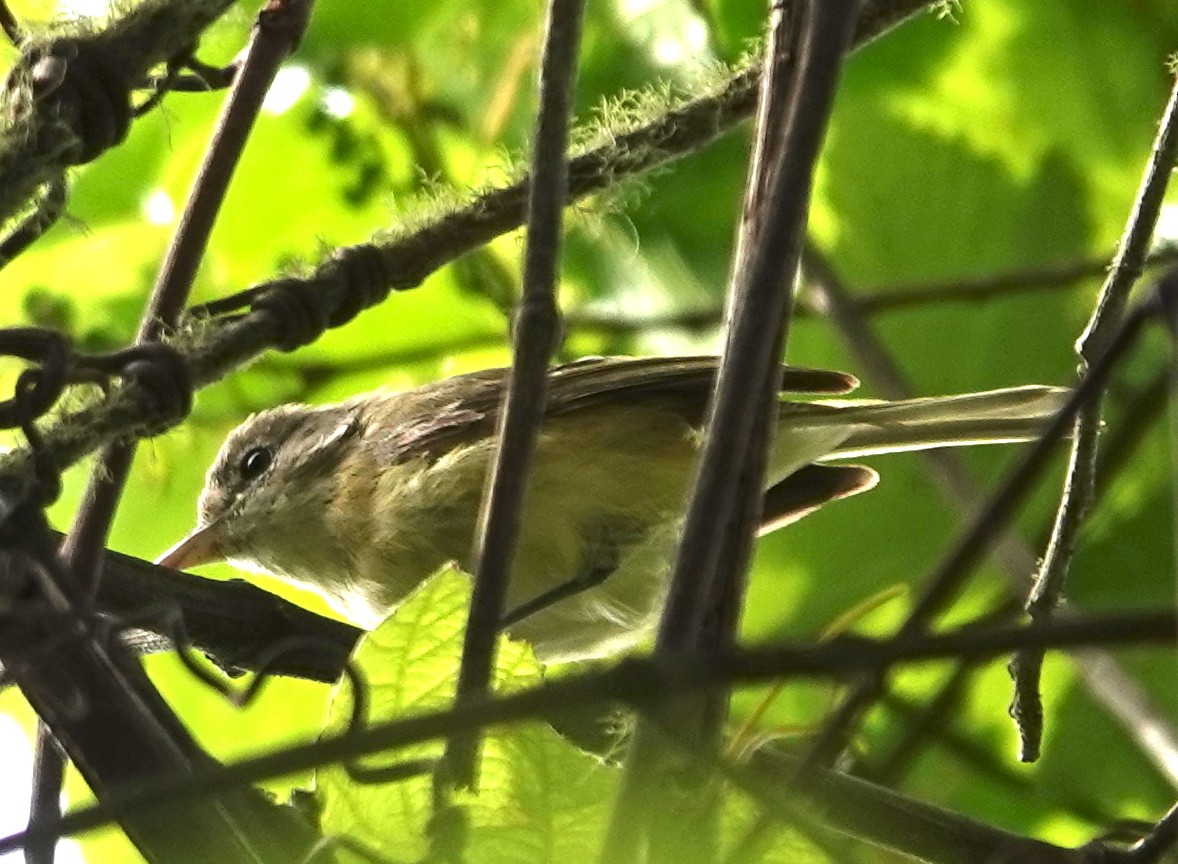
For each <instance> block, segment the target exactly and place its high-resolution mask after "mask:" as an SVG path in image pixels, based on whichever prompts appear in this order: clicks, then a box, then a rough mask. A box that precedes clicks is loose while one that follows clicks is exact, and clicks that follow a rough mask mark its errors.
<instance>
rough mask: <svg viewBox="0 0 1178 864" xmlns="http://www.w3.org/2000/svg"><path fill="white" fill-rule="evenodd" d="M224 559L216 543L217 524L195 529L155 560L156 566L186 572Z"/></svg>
mask: <svg viewBox="0 0 1178 864" xmlns="http://www.w3.org/2000/svg"><path fill="white" fill-rule="evenodd" d="M224 557H225V555H224V554H223V553H222V552H221V547H220V544H219V543H218V541H217V524H216V523H215V522H214V523H213V524H211V525H205V526H204V527H203V528H197V529H196V530H195V531H193V532H192V533H190V534H189V535H188V536H187V537H185V538H184V539H183V540H181V541H180V542H179V543H177V544H176V545H175V546H173V547H172V548H171V549H169V550H168V551H167V552H165V553H164V554H163V555H161V556H160V557H159V558H157V559H156V561H155V563H156V564H162V565H163V566H164V567H171V568H172V569H173V570H187V569H188V568H190V567H197V566H199V565H201V564H211V563H212V562H214V561H220V560H222V559H223V558H224Z"/></svg>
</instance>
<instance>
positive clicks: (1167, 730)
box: [804, 246, 1178, 780]
mask: <svg viewBox="0 0 1178 864" xmlns="http://www.w3.org/2000/svg"><path fill="white" fill-rule="evenodd" d="M804 269H805V270H806V273H807V276H808V278H809V279H810V280H811V285H810V289H809V291H808V292H807V295H806V296H807V297H809V298H810V300H811V302H812V303H813V304H814V305H815V307H816V308H817V309H818V310H819V311H821V312H822V313H823V314H826V315H828V316H829V317H830V319H831V321H832V322H833V323H834V324H835V326H836V327H837V328H838V331H839V333H840V335H841V336H842V338H843V339H844V340H845V341H846V343H847V347H848V348H849V350H850V351H851V353H852V354H853V355H854V357H855V358H856V361H857V362H856V370H857V371H859V370H861V371H862V372H863V373H865V375H866V376H867V378H868V379H869V380H871V381H872V383H873V384H874V385H875V387H876V389H878V390H879V391H880V392H881V393H882V394H883V395H884V396H885V397H887V398H889V399H904V398H907V397H910V396H912V395H913V392H912V387H911V386H910V385H909V384H908V382H907V381H906V380H905V378H904V375H903V373H902V371H901V370H900V368H899V366H898V364H897V363H896V361H895V360H894V358H893V357H892V356H891V354H890V352H889V351H888V350H887V347H886V346H885V345H884V344H883V342H882V341H881V340H880V339H879V337H878V336H877V335H876V333H875V332H874V331H873V330H872V329H871V327H870V326H869V322H868V321H867V320H866V319H865V317H864V316H863V314H862V308H861V306H859V305H858V304H856V302H855V300H854V297H853V295H852V294H851V293H850V291H849V290H848V289H847V288H846V286H844V285H843V284H842V281H841V280H840V279H839V278H838V275H837V274H836V273H835V271H834V268H833V266H831V264H830V262H829V261H828V260H827V259H826V257H825V256H824V255H823V254H822V253H821V252H820V251H819V250H818V249H817V248H815V247H813V246H809V247H807V249H806V252H805V257H804ZM1159 386H1162V388H1163V389H1162V390H1161V391H1160V392H1159V390H1158V387H1159ZM1161 395H1164V382H1159V383H1158V384H1155V385H1154V386H1152V387H1150V388H1147V390H1146V391H1145V393H1144V394H1143V398H1141V399H1137V400H1135V406H1136V408H1135V409H1134V410H1135V413H1140V412H1144V411H1147V410H1154V411H1156V410H1158V409H1159V408H1160V401H1158V400H1159V398H1160V396H1161ZM1151 404H1152V408H1151V407H1150V406H1151ZM1141 427H1142V424H1141V423H1139V422H1135V421H1134V420H1133V418H1126V422H1125V423H1124V424H1122V425H1121V426H1119V427H1118V428H1117V429H1116V430H1114V434H1115V435H1116V436H1118V443H1117V446H1116V447H1115V448H1110V450H1109V452H1110V454H1112V455H1115V454H1118V453H1124V452H1126V451H1127V447H1126V446H1124V445H1125V444H1127V443H1130V442H1121V441H1120V437H1121V436H1122V435H1135V434H1140V429H1141ZM922 456H923V458H924V460H925V462H926V463H927V464H928V465H929V467H930V469H931V471H932V475H933V478H934V479H935V480H936V481H937V482H938V484H939V485H940V487H941V489H942V490H943V492H944V494H945V496H946V497H947V498H948V499H949V500H950V501H951V502H953V503H954V504H955V505H957V508H958V512H959V513H960V515H961V517H962V518H963V519H968V518H971V517H972V515H973V514H974V513H976V512H977V509H978V503H979V501H980V499H981V496H980V493H979V492H978V490H977V489H976V487H975V485H974V483H973V482H972V481H971V480H970V478H969V475H968V473H967V472H966V471H965V467H964V465H963V464H962V462H961V459H960V457H959V456H957V455H956V454H955V453H953V452H951V451H935V450H934V451H929V452H927V453H924V454H922ZM1116 470H1117V465H1116V463H1109V465H1108V468H1107V470H1106V471H1105V472H1102V476H1103V477H1105V478H1106V479H1107V478H1109V477H1111V476H1113V475H1114V473H1115V471H1116ZM995 556H996V558H997V559H998V562H999V563H1000V565H1001V567H1002V569H1003V570H1004V571H1005V572H1006V575H1007V577H1008V579H1009V580H1010V585H1011V589H1012V591H1014V592H1015V593H1016V594H1018V595H1020V596H1025V594H1026V592H1027V591H1028V590H1029V585H1030V582H1029V577H1030V574H1031V572H1032V570H1033V568H1034V566H1035V556H1034V554H1033V553H1032V552H1031V551H1030V549H1029V548H1027V546H1026V545H1025V544H1024V543H1022V542H1020V541H1019V540H1018V539H1017V538H1016V537H1014V536H1013V535H1010V534H1008V535H1006V536H1005V537H1001V538H999V539H998V541H997V542H996V544H995ZM1071 656H1072V658H1073V659H1074V661H1075V662H1076V664H1077V669H1078V672H1079V675H1080V677H1081V679H1082V680H1083V681H1084V683H1085V686H1087V687H1088V689H1089V691H1090V692H1091V693H1092V694H1093V696H1094V698H1096V699H1097V701H1099V702H1100V703H1101V704H1102V705H1104V707H1105V709H1106V710H1107V711H1108V712H1109V713H1110V714H1112V715H1113V716H1114V717H1116V718H1117V719H1118V720H1119V721H1120V722H1121V723H1122V725H1124V726H1125V728H1126V729H1127V730H1128V732H1129V734H1130V735H1132V736H1133V738H1134V740H1136V741H1137V742H1138V744H1139V745H1140V746H1141V747H1142V748H1143V750H1144V752H1146V753H1148V754H1149V756H1150V758H1151V759H1152V760H1153V762H1154V764H1155V765H1157V766H1158V768H1159V769H1160V770H1161V771H1163V772H1164V773H1165V774H1166V775H1167V776H1169V777H1171V778H1175V779H1176V780H1178V736H1176V735H1175V733H1174V731H1173V728H1172V725H1171V723H1170V721H1169V719H1168V718H1166V717H1165V716H1164V714H1163V713H1162V712H1161V711H1160V710H1158V708H1157V706H1155V705H1153V704H1152V702H1151V700H1150V699H1149V697H1148V695H1147V694H1145V693H1144V691H1142V689H1141V687H1140V686H1139V685H1138V684H1137V683H1136V682H1135V681H1134V680H1133V679H1132V677H1131V676H1130V675H1129V674H1128V673H1127V672H1126V671H1125V670H1124V669H1123V668H1121V666H1120V664H1119V663H1118V662H1117V661H1116V660H1115V659H1114V658H1112V657H1109V656H1108V655H1107V654H1105V653H1104V652H1100V651H1084V650H1080V651H1075V652H1072V653H1071Z"/></svg>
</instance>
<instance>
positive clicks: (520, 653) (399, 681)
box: [315, 569, 616, 864]
mask: <svg viewBox="0 0 1178 864" xmlns="http://www.w3.org/2000/svg"><path fill="white" fill-rule="evenodd" d="M469 603H470V579H469V577H468V576H466V575H465V574H463V573H460V572H458V571H457V570H452V569H451V570H444V571H442V572H441V573H438V574H437V575H435V576H434V577H432V578H431V579H429V580H428V581H426V582H425V583H423V584H422V585H421V586H420V587H419V588H418V589H417V590H416V591H415V592H413V594H412V595H410V597H409V598H408V599H407V600H406V601H405V602H404V603H403V604H402V605H401V606H399V607H398V608H397V610H396V611H395V612H394V613H393V614H392V615H391V616H390V617H389V618H388V619H387V620H386V621H385V622H384V623H383V624H382V625H381V626H380V627H378V628H377V629H376V630H374V631H373V632H372V633H370V634H369V635H368V636H367V637H365V638H364V639H363V640H362V642H361V644H360V645H359V647H358V648H357V650H356V654H355V656H354V662H355V663H356V664H357V665H358V667H359V668H360V670H361V671H362V673H363V674H364V677H365V679H366V681H367V683H368V689H369V700H370V706H371V707H370V717H369V722H370V723H374V722H381V721H387V720H392V719H396V718H399V717H403V716H406V715H407V714H413V713H420V712H422V711H425V710H429V709H431V708H440V707H443V706H445V705H448V704H449V703H450V702H451V700H452V699H453V695H454V687H455V683H456V681H457V675H458V667H459V661H460V658H461V653H462V633H463V628H464V627H465V624H466V614H467V607H468V606H469ZM541 680H542V667H541V666H540V664H539V663H538V662H537V661H536V660H535V658H534V657H532V655H531V651H530V649H528V648H527V647H526V646H524V645H522V644H520V643H515V642H511V641H510V640H508V639H506V638H504V639H502V640H500V645H499V652H498V657H497V662H496V669H495V686H496V689H497V690H499V691H504V690H514V689H518V688H520V687H524V686H529V685H535V684H538V683H540V681H541ZM351 704H352V699H351V695H350V693H349V692H348V690H347V688H346V687H341V688H340V690H339V691H338V692H337V693H336V695H335V698H334V699H333V701H332V705H331V710H330V718H329V721H328V726H327V730H328V732H329V733H330V734H336V733H340V732H342V731H343V730H344V729H346V725H347V721H348V718H349V717H350V712H351ZM441 750H442V745H441V744H440V743H429V744H423V745H417V746H413V747H407V748H403V749H401V750H399V751H397V752H396V753H395V754H386V755H384V756H383V757H380V758H377V757H370V758H367V759H365V760H363V763H362V764H364V765H373V764H383V763H386V762H390V761H393V760H402V759H420V758H436V757H437V756H439V755H440V754H441ZM615 773H616V772H615V770H614V769H612V768H610V767H608V766H606V765H603V764H601V763H600V762H599V761H598V760H597V759H595V758H593V757H591V756H588V755H587V754H585V753H583V752H581V751H580V750H578V749H576V748H575V747H573V746H572V745H571V744H569V743H568V742H566V741H565V740H563V739H562V738H560V737H559V736H558V735H557V734H556V733H555V732H554V731H552V729H550V728H548V727H547V726H541V725H534V724H533V725H527V726H513V727H509V728H500V729H494V730H491V734H490V735H489V737H488V739H487V743H486V747H485V749H484V753H483V757H482V763H481V776H480V780H479V790H478V793H477V794H476V795H471V796H463V797H462V799H461V803H462V804H463V806H465V808H466V809H467V811H468V814H469V819H470V823H471V827H472V829H473V830H472V831H471V834H470V844H471V845H470V848H469V850H468V854H469V859H470V860H472V861H494V862H500V861H502V862H518V864H539V862H561V861H582V860H591V858H592V852H593V851H594V850H595V849H596V844H597V842H598V839H599V837H600V832H601V827H602V825H603V820H604V819H605V818H606V816H607V815H608V812H609V807H608V803H609V801H610V800H611V797H612V792H613V789H614V785H615ZM315 795H316V798H317V800H318V803H319V805H320V807H321V808H322V809H321V812H322V816H321V827H322V828H323V830H324V831H325V832H326V833H327V834H329V835H331V834H343V835H346V836H348V837H351V838H352V839H355V840H359V841H361V842H364V843H366V844H369V845H371V846H373V847H374V848H395V849H397V854H398V856H400V857H404V858H407V859H413V858H417V857H419V856H421V855H423V854H424V853H425V852H426V850H427V841H426V833H425V832H426V826H427V823H428V821H429V819H430V816H431V813H432V809H431V793H430V779H429V778H428V777H421V778H415V779H412V780H409V781H405V782H401V783H393V784H385V785H361V784H358V783H355V782H354V781H352V780H350V779H349V778H348V776H347V773H346V772H345V771H344V770H343V769H342V768H340V767H336V766H332V767H329V768H325V769H322V770H320V771H319V772H318V774H317V777H316V792H315Z"/></svg>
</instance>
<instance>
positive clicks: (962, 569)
mask: <svg viewBox="0 0 1178 864" xmlns="http://www.w3.org/2000/svg"><path fill="white" fill-rule="evenodd" d="M1155 309H1156V304H1155V303H1152V302H1151V303H1143V304H1141V305H1140V306H1138V307H1137V308H1136V309H1135V310H1134V311H1133V313H1132V314H1131V315H1130V316H1128V317H1127V318H1126V319H1125V321H1124V322H1123V324H1122V326H1121V328H1120V329H1119V330H1118V332H1117V334H1116V338H1115V339H1114V340H1113V341H1112V342H1110V343H1109V347H1108V349H1107V350H1106V352H1105V353H1104V354H1103V355H1102V356H1101V357H1100V358H1099V359H1098V360H1097V361H1096V362H1095V363H1094V364H1093V365H1092V366H1091V367H1090V368H1089V370H1088V372H1087V374H1085V375H1084V377H1083V378H1082V379H1081V380H1080V382H1079V384H1078V386H1077V387H1076V389H1075V390H1074V391H1073V392H1072V395H1071V396H1070V397H1069V399H1068V401H1067V403H1066V404H1065V405H1064V406H1063V407H1062V408H1061V409H1060V411H1059V412H1058V413H1057V414H1056V415H1055V417H1053V418H1052V420H1051V422H1050V423H1049V424H1048V425H1047V427H1046V428H1045V429H1044V430H1043V435H1042V437H1041V438H1040V439H1039V440H1038V441H1036V442H1035V444H1033V445H1032V446H1031V447H1030V448H1029V449H1028V450H1027V451H1026V453H1025V454H1024V455H1023V458H1022V459H1020V460H1019V462H1018V464H1017V465H1016V466H1015V467H1014V469H1013V470H1012V471H1011V472H1010V473H1009V474H1008V475H1007V477H1006V479H1005V480H1004V482H1003V483H1001V484H1000V485H999V487H998V489H997V491H996V492H995V493H994V494H993V495H992V496H991V497H990V499H989V500H988V501H987V503H986V506H985V507H984V508H983V509H982V510H981V511H980V512H979V513H978V514H977V516H976V517H975V518H974V519H973V520H972V521H971V523H970V525H969V528H968V529H967V530H966V531H965V533H964V534H963V535H962V536H961V538H960V539H959V540H958V541H957V543H956V544H955V545H954V547H953V549H952V550H951V551H950V552H949V554H948V555H946V557H945V558H944V560H943V561H942V562H941V564H940V565H939V566H938V567H937V569H936V571H935V572H934V573H933V575H932V576H931V578H930V579H929V580H928V581H927V582H926V583H925V586H924V589H923V591H922V592H921V594H920V596H919V597H918V598H917V600H916V602H915V603H914V604H913V607H912V609H911V611H910V612H909V615H908V617H907V618H906V619H905V621H904V623H903V625H901V627H900V629H899V631H898V633H899V634H901V635H904V634H911V633H916V632H920V631H921V630H923V629H924V628H925V627H927V626H928V624H929V623H930V622H931V621H932V619H933V618H934V617H935V616H936V615H937V614H938V613H939V612H941V611H942V610H943V609H944V608H945V606H946V605H947V604H948V603H949V601H950V600H952V598H953V597H955V596H956V594H957V592H958V591H959V590H960V588H961V586H962V585H963V584H964V582H965V580H966V578H967V577H968V576H969V574H970V573H971V572H972V570H973V568H974V567H975V566H976V565H977V564H978V563H979V562H980V560H981V558H982V556H983V555H984V554H985V552H986V551H987V550H988V549H990V548H991V547H992V546H993V544H994V541H995V540H996V539H997V538H998V536H999V535H1000V534H1001V533H1002V531H1003V530H1004V529H1005V528H1006V526H1007V524H1008V523H1009V521H1010V519H1012V518H1013V516H1014V513H1015V511H1016V510H1017V509H1018V507H1019V505H1020V504H1022V502H1023V501H1025V500H1026V498H1027V496H1028V495H1029V494H1030V492H1031V490H1032V489H1033V488H1034V484H1035V483H1036V482H1037V480H1038V478H1039V476H1040V475H1041V474H1042V472H1043V470H1044V469H1045V468H1046V465H1047V463H1048V460H1049V458H1050V456H1051V454H1052V452H1053V451H1054V449H1055V445H1056V444H1058V443H1059V441H1060V440H1061V439H1062V438H1063V437H1064V435H1065V433H1066V430H1067V428H1068V427H1069V426H1070V424H1071V422H1072V420H1073V418H1074V417H1075V416H1076V415H1077V413H1078V412H1079V411H1080V410H1081V409H1082V408H1083V406H1084V405H1086V404H1087V400H1089V399H1091V398H1093V397H1094V396H1095V395H1096V394H1097V393H1099V392H1101V388H1103V386H1104V382H1105V380H1106V379H1107V377H1108V375H1109V373H1110V372H1111V371H1112V369H1113V368H1114V367H1115V365H1116V364H1117V363H1119V362H1120V360H1121V358H1122V357H1123V356H1124V355H1125V354H1126V353H1127V352H1128V350H1129V349H1130V348H1131V347H1132V346H1133V344H1134V343H1135V342H1136V340H1137V338H1138V336H1139V335H1140V333H1141V330H1142V329H1143V327H1144V325H1145V323H1146V322H1147V321H1148V320H1149V319H1150V318H1151V317H1152V316H1153V315H1154V314H1155ZM883 685H884V678H883V677H882V676H879V675H872V676H869V677H867V678H865V679H864V680H863V681H861V682H860V683H859V684H858V685H857V686H856V687H855V688H853V689H852V690H851V691H850V692H849V693H848V694H847V696H846V697H845V699H844V700H843V702H842V704H841V705H840V706H839V707H838V709H837V710H836V711H835V712H834V713H833V714H832V715H831V716H830V717H829V718H828V720H827V722H826V724H825V725H824V726H823V729H822V731H821V732H820V733H819V735H818V736H817V737H816V738H815V741H814V742H813V744H812V745H811V748H810V750H809V752H808V754H807V759H806V764H807V765H809V766H814V765H818V764H820V763H824V762H826V761H828V760H830V759H832V758H834V756H835V755H836V754H837V753H839V752H840V751H841V750H842V748H843V747H844V746H845V742H846V740H847V735H848V734H849V731H850V730H851V729H852V728H853V726H854V724H855V723H856V722H857V720H858V718H859V717H860V716H861V714H862V713H863V711H864V710H866V708H867V707H868V706H869V705H870V704H871V702H873V701H874V700H875V698H877V696H878V694H879V692H880V688H881V687H882V686H883Z"/></svg>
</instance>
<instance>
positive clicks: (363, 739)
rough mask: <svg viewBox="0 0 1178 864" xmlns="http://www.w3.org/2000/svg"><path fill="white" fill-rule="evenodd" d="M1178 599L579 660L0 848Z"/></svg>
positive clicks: (1092, 633)
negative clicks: (718, 691) (507, 736)
mask: <svg viewBox="0 0 1178 864" xmlns="http://www.w3.org/2000/svg"><path fill="white" fill-rule="evenodd" d="M1176 638H1178V610H1175V609H1170V610H1167V611H1162V612H1144V613H1116V614H1109V615H1092V616H1086V617H1084V618H1077V619H1072V620H1059V621H1052V622H1050V623H1048V624H1046V625H1044V626H1042V627H1030V626H1027V625H1021V626H1006V627H973V626H965V627H961V628H958V629H956V630H952V631H948V632H944V633H936V634H922V633H917V634H913V635H911V636H906V637H902V638H891V639H869V638H864V637H858V636H840V637H836V638H835V639H832V640H831V641H829V642H826V643H824V644H822V645H803V646H792V645H787V646H773V647H763V648H736V649H732V650H729V651H705V652H698V653H687V654H682V655H678V656H676V657H663V658H659V657H653V656H652V657H645V658H638V657H632V658H628V659H626V660H623V661H622V662H621V663H619V664H618V665H617V666H615V667H612V668H609V669H605V670H600V671H591V672H581V673H576V674H571V675H569V676H566V677H563V678H560V679H556V680H553V681H550V682H547V683H544V684H541V685H538V686H536V687H533V688H530V689H527V690H522V691H519V692H517V693H512V694H510V695H507V696H488V697H486V698H484V699H481V700H478V701H472V702H468V703H466V704H464V705H457V706H454V707H451V708H447V709H442V710H438V711H434V712H429V713H425V714H419V715H415V716H411V717H401V718H398V719H396V720H392V721H389V722H385V723H374V724H372V725H371V726H369V727H368V728H366V729H364V730H363V731H360V732H356V733H352V734H348V735H344V736H338V737H333V738H323V739H320V740H318V741H315V742H311V743H307V744H300V745H296V746H293V747H289V748H286V749H283V750H281V751H276V752H273V753H267V754H264V755H261V756H256V757H251V758H248V759H244V760H242V761H239V762H235V763H233V764H230V765H224V766H219V767H217V768H216V769H210V770H204V769H202V770H200V771H197V772H195V773H194V774H193V775H192V776H189V777H174V776H173V777H163V778H160V779H158V780H156V781H153V782H152V783H151V784H150V785H147V784H145V785H144V786H143V787H142V788H141V789H138V790H136V791H134V792H128V793H125V794H122V795H119V796H117V797H112V798H111V799H109V800H107V801H104V802H102V803H100V804H96V805H92V806H89V807H83V808H80V809H78V810H75V811H74V812H72V813H70V814H67V815H66V816H65V817H63V818H62V820H61V821H60V822H59V823H56V824H45V825H41V826H38V827H37V828H35V829H33V830H31V831H21V832H18V833H16V834H11V835H9V836H7V837H3V838H0V854H4V853H7V852H11V851H13V850H16V849H19V848H21V847H22V846H23V845H24V844H25V843H26V842H28V841H29V840H31V839H45V838H48V837H63V836H69V835H72V834H76V833H78V832H80V831H86V830H90V829H92V828H96V827H100V826H102V825H106V824H109V823H110V822H111V821H113V820H116V819H118V818H120V817H122V816H123V815H125V814H126V813H128V812H132V811H134V810H137V809H140V808H141V809H143V810H144V811H147V810H149V809H153V808H156V807H161V806H167V805H170V804H174V803H176V802H179V801H184V800H193V799H196V798H200V797H202V796H206V795H209V794H213V793H217V792H221V791H224V790H226V789H232V788H235V787H238V786H240V785H243V784H254V783H259V782H261V781H264V780H267V779H270V778H274V777H281V776H284V775H288V774H294V773H297V772H300V771H307V770H310V769H312V768H317V767H320V766H323V765H328V764H333V763H337V762H344V761H348V760H352V759H355V758H358V757H361V756H365V755H370V754H374V753H379V752H382V751H389V750H393V749H397V748H401V747H406V746H409V745H411V744H416V743H420V742H422V741H429V740H435V739H438V738H445V737H448V736H451V735H453V734H455V733H456V732H459V731H462V730H465V729H470V728H481V727H488V726H496V725H503V724H509V723H516V722H520V721H524V720H529V719H540V718H547V717H548V716H549V715H550V714H560V713H562V712H566V713H567V711H568V710H569V709H571V708H577V707H581V706H590V705H602V704H613V703H618V702H622V703H626V704H629V705H633V706H635V707H638V708H645V707H647V706H651V705H657V704H658V703H660V702H665V701H666V700H667V699H668V698H670V697H672V696H676V695H680V694H683V693H691V692H704V691H706V690H709V689H714V688H728V687H731V686H733V685H735V684H754V683H758V682H764V681H772V680H778V679H780V678H782V677H789V678H794V679H797V680H802V679H809V678H825V677H830V676H837V677H840V678H850V677H853V676H856V675H859V674H862V673H863V672H864V671H867V670H878V669H883V668H886V667H889V666H893V665H896V664H901V663H923V662H928V661H931V660H969V661H972V662H978V663H981V662H985V661H987V660H990V659H992V658H994V657H999V656H1002V655H1004V654H1007V653H1009V652H1011V651H1014V650H1018V649H1020V648H1026V647H1028V646H1032V645H1034V646H1042V647H1045V648H1068V647H1072V646H1076V645H1104V646H1108V647H1111V646H1113V645H1142V644H1150V643H1155V644H1166V645H1172V644H1174V642H1175V640H1176Z"/></svg>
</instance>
